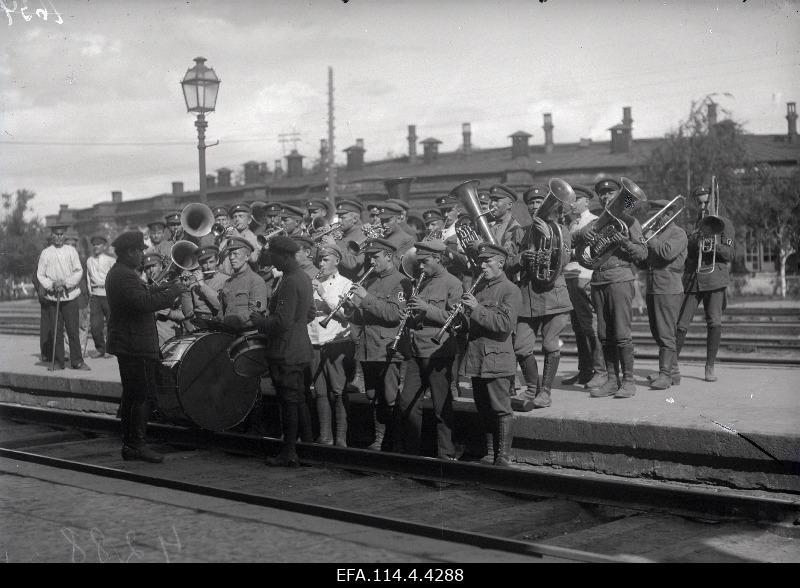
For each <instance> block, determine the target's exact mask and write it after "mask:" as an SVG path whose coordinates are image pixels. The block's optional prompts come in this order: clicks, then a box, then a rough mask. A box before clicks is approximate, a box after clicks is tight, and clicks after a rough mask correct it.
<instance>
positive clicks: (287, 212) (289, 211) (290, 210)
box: [281, 204, 305, 219]
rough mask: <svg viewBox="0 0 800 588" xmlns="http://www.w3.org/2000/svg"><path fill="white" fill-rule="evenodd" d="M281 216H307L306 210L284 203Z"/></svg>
mask: <svg viewBox="0 0 800 588" xmlns="http://www.w3.org/2000/svg"><path fill="white" fill-rule="evenodd" d="M281 216H285V217H287V218H298V219H302V218H303V217H304V216H305V212H304V211H303V210H302V209H300V208H297V207H296V206H291V205H289V204H284V205H283V208H281Z"/></svg>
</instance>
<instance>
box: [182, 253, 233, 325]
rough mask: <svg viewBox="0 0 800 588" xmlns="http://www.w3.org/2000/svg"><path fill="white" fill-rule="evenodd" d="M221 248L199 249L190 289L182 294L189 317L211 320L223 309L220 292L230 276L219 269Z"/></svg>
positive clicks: (186, 315) (184, 308) (184, 311)
mask: <svg viewBox="0 0 800 588" xmlns="http://www.w3.org/2000/svg"><path fill="white" fill-rule="evenodd" d="M218 259H219V249H217V248H216V247H215V246H213V245H209V246H207V247H201V248H200V249H198V250H197V262H198V264H199V266H198V267H197V268H196V269H194V270H192V271H191V274H192V276H193V278H194V279H193V280H192V282H193V283H192V284H191V285H190V289H189V290H188V291H187V292H185V293H184V294H183V296H181V308H182V310H183V314H184V316H185V317H186V318H187V319H192V318H197V319H203V320H209V319H213V318H215V317H216V316H217V315H219V314H220V313H221V311H222V304H221V302H220V300H219V292H220V290H222V287H223V286H224V285H225V282H226V281H227V279H228V276H227V275H225V274H223V273H221V272H218V271H217V263H218Z"/></svg>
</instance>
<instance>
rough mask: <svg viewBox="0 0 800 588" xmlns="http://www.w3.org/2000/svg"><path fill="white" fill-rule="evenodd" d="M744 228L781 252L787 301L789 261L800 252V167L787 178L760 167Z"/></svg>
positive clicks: (783, 287) (780, 273)
mask: <svg viewBox="0 0 800 588" xmlns="http://www.w3.org/2000/svg"><path fill="white" fill-rule="evenodd" d="M744 226H745V227H746V228H748V229H750V230H752V231H753V232H755V234H757V235H759V236H760V237H761V238H762V240H763V241H764V242H765V243H767V244H769V245H772V246H774V247H775V249H776V250H777V252H778V272H779V276H780V282H779V283H780V291H781V297H783V298H786V291H787V287H786V261H787V260H788V259H789V256H790V255H792V254H793V253H796V252H797V251H798V249H800V168H795V170H794V172H793V173H792V174H791V175H790V176H788V177H787V176H785V175H781V174H779V173H778V172H777V171H776V170H775V169H774V168H772V167H770V166H768V165H760V166H758V168H757V170H756V175H755V176H754V177H753V180H752V200H751V214H750V215H749V216H748V217H747V218H746V219H745V220H744Z"/></svg>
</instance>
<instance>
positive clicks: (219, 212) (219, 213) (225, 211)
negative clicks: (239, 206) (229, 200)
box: [211, 206, 228, 217]
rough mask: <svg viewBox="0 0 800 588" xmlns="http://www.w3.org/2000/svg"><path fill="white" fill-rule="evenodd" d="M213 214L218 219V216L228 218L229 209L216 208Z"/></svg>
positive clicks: (212, 211)
mask: <svg viewBox="0 0 800 588" xmlns="http://www.w3.org/2000/svg"><path fill="white" fill-rule="evenodd" d="M211 213H212V214H213V215H214V216H215V217H216V216H228V209H227V208H225V207H224V206H215V207H214V208H213V209H212V210H211Z"/></svg>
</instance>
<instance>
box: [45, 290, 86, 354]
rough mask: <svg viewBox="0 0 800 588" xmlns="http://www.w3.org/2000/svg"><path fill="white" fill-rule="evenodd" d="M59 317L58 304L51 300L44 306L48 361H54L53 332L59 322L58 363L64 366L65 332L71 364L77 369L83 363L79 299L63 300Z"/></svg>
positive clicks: (57, 335) (60, 304)
mask: <svg viewBox="0 0 800 588" xmlns="http://www.w3.org/2000/svg"><path fill="white" fill-rule="evenodd" d="M58 307H59V312H58V315H59V316H58V317H56V303H55V302H54V301H51V300H46V301H45V302H44V306H43V307H42V308H43V310H44V317H45V321H44V322H45V324H44V328H45V333H46V335H47V342H46V344H47V347H46V351H47V355H46V357H47V361H52V359H53V356H52V354H53V330H54V327H55V325H56V321H58V329H57V333H56V363H57V364H60V365H63V364H64V331H65V330H66V332H67V339H68V341H69V362H70V364H71V365H72V367H76V366H78V365H80V364H81V363H82V362H83V355H82V354H81V340H80V324H79V317H78V315H79V310H80V309H79V308H78V299H77V298H76V299H75V300H62V301H61V302H60V303H59V304H58Z"/></svg>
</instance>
